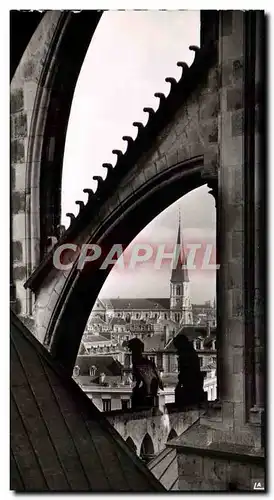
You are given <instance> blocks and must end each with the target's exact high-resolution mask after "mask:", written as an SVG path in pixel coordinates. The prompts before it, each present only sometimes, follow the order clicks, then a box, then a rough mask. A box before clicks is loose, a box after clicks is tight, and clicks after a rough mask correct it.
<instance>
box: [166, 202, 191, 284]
mask: <svg viewBox="0 0 274 500" xmlns="http://www.w3.org/2000/svg"><path fill="white" fill-rule="evenodd" d="M176 251H177V252H180V256H179V258H178V259H176V261H177V262H176V267H173V269H172V272H171V279H170V281H171V283H186V282H188V281H189V277H188V270H187V268H186V267H183V268H182V266H186V264H187V259H186V256H185V252H184V247H183V243H181V212H180V209H179V224H178V234H177V248H176ZM177 255H178V254H176V256H177Z"/></svg>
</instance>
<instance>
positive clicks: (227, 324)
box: [217, 11, 245, 427]
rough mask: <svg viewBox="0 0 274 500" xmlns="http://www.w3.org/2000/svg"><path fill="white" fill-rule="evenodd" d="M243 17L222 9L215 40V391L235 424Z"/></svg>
mask: <svg viewBox="0 0 274 500" xmlns="http://www.w3.org/2000/svg"><path fill="white" fill-rule="evenodd" d="M244 16H245V13H244V12H241V11H222V12H221V20H220V21H221V22H220V41H219V67H220V111H221V113H220V119H219V144H220V166H219V197H218V214H217V215H218V217H217V225H218V235H217V248H218V263H219V264H220V269H219V271H218V296H217V300H218V311H219V314H218V330H219V332H220V335H219V341H220V342H219V352H218V357H219V367H220V373H219V385H220V387H219V395H220V398H221V400H222V402H223V417H224V419H227V420H228V421H229V422H230V423H231V424H233V425H234V426H235V427H236V426H237V425H238V426H239V425H243V423H244V408H245V316H244V314H245V312H244V311H245V308H244V306H245V304H244V245H245V233H244V202H243V197H244V190H243V186H244V182H245V178H244V162H245V159H244V147H243V142H244Z"/></svg>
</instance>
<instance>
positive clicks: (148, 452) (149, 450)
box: [140, 433, 154, 462]
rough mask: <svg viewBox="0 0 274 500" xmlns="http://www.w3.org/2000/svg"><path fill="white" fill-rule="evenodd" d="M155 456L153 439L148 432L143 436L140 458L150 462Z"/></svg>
mask: <svg viewBox="0 0 274 500" xmlns="http://www.w3.org/2000/svg"><path fill="white" fill-rule="evenodd" d="M153 456H154V445H153V441H152V439H151V437H150V435H149V434H148V433H146V435H145V436H144V438H143V441H142V443H141V448H140V458H142V460H144V461H145V462H149V461H150V460H151V459H152V458H153Z"/></svg>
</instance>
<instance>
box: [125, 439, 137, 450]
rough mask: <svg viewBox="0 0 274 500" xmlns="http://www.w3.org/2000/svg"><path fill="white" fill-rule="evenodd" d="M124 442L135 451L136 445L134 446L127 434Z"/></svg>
mask: <svg viewBox="0 0 274 500" xmlns="http://www.w3.org/2000/svg"><path fill="white" fill-rule="evenodd" d="M126 443H127V445H128V446H129V447H130V449H131V450H132V451H134V453H136V451H137V446H136V444H135V443H134V441H133V439H132V438H131V437H130V436H128V438H127V439H126Z"/></svg>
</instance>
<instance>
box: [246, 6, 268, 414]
mask: <svg viewBox="0 0 274 500" xmlns="http://www.w3.org/2000/svg"><path fill="white" fill-rule="evenodd" d="M254 24H255V25H256V27H255V29H254V27H253V30H254V31H253V36H254V38H255V42H254V43H255V47H256V49H255V50H256V64H255V97H254V101H255V106H254V107H255V117H254V121H255V138H254V142H255V147H254V149H255V151H254V156H255V162H254V163H255V165H254V170H255V173H254V195H255V217H254V226H255V235H254V238H255V245H254V248H255V251H254V268H255V273H254V274H255V276H254V278H255V279H254V290H255V297H254V365H255V367H254V371H255V395H254V406H253V408H251V412H250V419H251V421H252V422H258V423H260V422H261V418H262V413H263V407H264V402H265V401H264V370H265V328H266V325H265V316H266V314H265V307H264V297H265V296H266V286H265V283H264V282H265V271H266V237H265V233H264V231H263V230H264V227H265V225H266V210H265V176H266V172H265V165H266V161H265V151H266V147H265V144H264V137H265V130H263V125H264V124H263V120H262V110H263V109H264V107H265V93H264V92H263V76H264V75H263V71H264V70H265V64H266V61H265V40H264V36H265V35H264V31H265V19H264V14H263V12H257V14H256V19H255V21H254Z"/></svg>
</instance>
